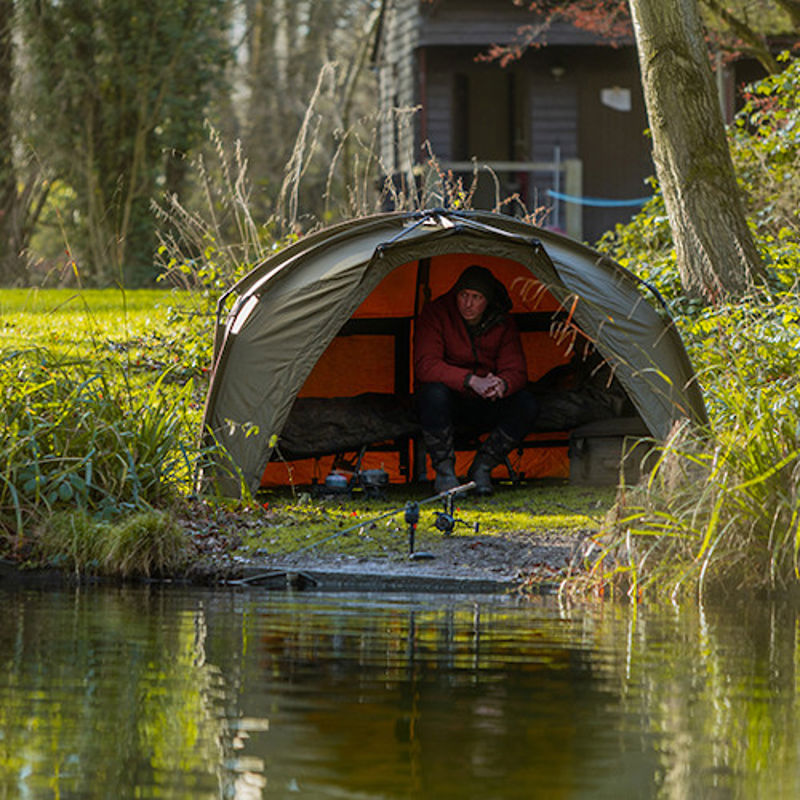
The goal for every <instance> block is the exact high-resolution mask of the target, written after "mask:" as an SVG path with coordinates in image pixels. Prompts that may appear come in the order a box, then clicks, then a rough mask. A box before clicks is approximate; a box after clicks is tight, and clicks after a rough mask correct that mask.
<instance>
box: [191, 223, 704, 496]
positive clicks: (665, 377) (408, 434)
mask: <svg viewBox="0 0 800 800" xmlns="http://www.w3.org/2000/svg"><path fill="white" fill-rule="evenodd" d="M470 264H480V265H482V266H486V267H488V268H489V269H491V270H492V272H493V273H494V274H495V276H496V277H497V278H498V279H500V280H502V281H503V283H504V284H505V285H506V287H507V289H508V291H509V295H510V297H511V299H512V301H513V308H512V312H511V313H512V314H514V316H515V318H516V320H517V325H518V327H519V329H520V331H521V335H522V337H523V346H524V348H525V352H526V356H527V360H528V370H529V378H530V385H531V388H532V390H533V391H535V392H536V393H537V396H538V397H539V399H540V405H541V408H542V412H541V414H540V420H539V421H538V422H537V426H536V430H535V431H534V432H533V433H532V435H531V437H529V439H528V440H526V443H525V446H524V447H520V449H519V453H518V460H517V468H518V470H517V471H518V474H521V473H524V475H526V476H527V477H537V476H558V477H568V476H569V471H570V464H569V449H568V444H569V436H570V434H571V433H574V432H575V430H576V429H577V428H579V427H581V426H585V425H586V424H587V423H592V422H593V421H596V420H598V421H599V420H603V421H604V423H605V424H606V425H608V424H611V425H612V426H613V425H614V424H616V422H620V423H623V422H625V423H626V424H625V425H621V427H620V430H623V429H624V430H628V431H636V432H637V433H638V434H640V435H643V436H648V437H651V438H652V439H654V440H656V441H659V440H663V439H664V438H665V437H666V436H667V435H668V433H669V432H670V430H671V429H672V427H673V425H674V424H675V423H676V422H677V421H679V420H683V419H688V420H690V421H692V422H694V423H698V424H705V423H706V422H707V417H706V412H705V408H704V404H703V399H702V395H701V392H700V389H699V386H698V384H697V380H696V377H695V374H694V371H693V369H692V366H691V364H690V362H689V359H688V357H687V354H686V351H685V349H684V346H683V343H682V342H681V339H680V336H679V334H678V331H677V330H676V329H675V326H674V324H673V322H672V321H671V319H670V317H669V315H668V313H667V310H666V307H665V306H664V304H663V302H662V301H661V299H660V298H659V297H658V296H657V294H656V293H655V292H654V291H653V290H651V289H649V287H647V286H646V285H645V284H643V282H642V281H640V280H638V279H637V278H636V277H635V276H634V275H633V274H632V273H631V272H630V271H628V270H626V269H624V268H623V267H621V266H620V265H619V264H617V263H615V262H614V261H612V260H611V259H609V258H608V257H606V256H603V255H601V254H599V253H598V252H596V251H595V250H593V249H591V248H590V247H587V246H586V245H584V244H580V243H578V242H575V241H572V240H570V239H568V238H566V237H564V236H561V235H559V234H556V233H553V232H550V231H546V230H543V229H540V228H537V227H534V226H532V225H530V224H527V223H525V222H522V221H520V220H519V219H516V218H514V217H508V216H504V215H500V214H494V213H490V212H479V211H474V212H461V211H450V210H441V209H436V210H430V211H420V212H393V213H387V214H379V215H375V216H371V217H366V218H361V219H354V220H351V221H348V222H344V223H341V224H339V225H336V226H333V227H330V228H327V229H325V230H321V231H319V232H317V233H313V234H309V235H308V236H305V237H303V238H301V239H300V240H299V241H298V242H297V243H296V244H293V245H291V246H290V247H287V248H286V249H285V250H282V251H280V252H278V253H276V254H275V255H274V256H271V257H269V258H267V259H266V260H265V261H263V262H262V263H261V264H259V265H258V266H256V267H255V268H254V269H253V270H252V271H251V272H250V273H249V274H248V275H246V276H245V277H244V278H242V279H241V280H240V281H239V282H238V283H237V284H236V285H235V286H233V287H232V288H231V289H230V290H229V291H228V292H226V293H225V294H224V295H223V296H222V297H221V298H220V300H219V304H218V315H217V330H216V338H215V348H214V362H213V368H212V373H211V383H210V387H209V392H208V398H207V401H206V408H205V414H204V421H203V430H204V436H205V441H206V442H209V441H212V440H216V441H217V442H218V443H219V444H221V445H222V446H223V449H224V453H225V454H226V455H225V456H224V458H221V459H220V461H219V462H218V463H216V464H214V465H212V466H211V467H210V468H208V469H206V471H205V474H204V476H203V477H204V478H205V479H206V480H211V481H214V482H216V483H217V485H218V486H220V487H221V489H222V490H223V491H224V492H226V493H232V494H234V493H238V491H239V490H240V488H241V481H244V482H245V483H246V484H247V485H248V486H249V487H250V488H251V489H257V488H258V487H259V486H262V485H268V484H276V483H278V484H279V483H286V482H288V481H292V482H294V483H306V482H313V481H314V480H318V479H319V478H320V477H322V476H324V474H325V472H326V471H327V470H329V469H330V468H331V466H332V465H333V464H334V463H335V459H336V458H337V456H341V455H342V453H344V452H345V451H348V450H353V451H358V453H359V464H360V466H361V468H362V469H366V468H370V467H381V468H382V469H384V470H385V471H386V472H387V473H388V475H389V478H390V480H392V481H407V480H412V479H414V478H419V477H421V476H424V472H425V465H424V454H422V457H421V458H422V460H421V459H420V452H419V437H417V436H416V435H415V434H416V432H417V430H418V428H417V426H416V422H415V418H414V413H413V386H414V376H413V367H412V364H413V360H412V352H411V348H412V341H413V324H414V318H415V316H416V315H417V314H418V313H419V311H420V309H421V307H422V305H423V304H424V303H425V302H427V300H428V299H429V298H431V297H436V296H438V295H439V294H441V293H442V292H444V291H447V290H448V289H449V288H450V287H451V286H452V285H453V284H454V283H455V281H456V280H457V278H458V275H459V274H460V273H461V271H462V270H463V269H464V268H465V267H466V266H468V265H470ZM589 367H591V368H589ZM609 420H610V423H609ZM631 421H633V422H634V425H633V427H632V428H631V427H630V424H629V423H630V422H631ZM626 425H627V427H626ZM465 457H466V456H465ZM460 467H461V465H460V464H459V462H457V468H460Z"/></svg>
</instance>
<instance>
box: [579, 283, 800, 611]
mask: <svg viewBox="0 0 800 800" xmlns="http://www.w3.org/2000/svg"><path fill="white" fill-rule="evenodd" d="M796 320H800V306H798V305H797V304H796V303H795V302H794V301H792V300H790V299H787V298H783V299H782V300H780V299H778V300H776V301H775V302H771V303H769V302H764V301H763V299H760V298H756V299H752V300H749V301H742V302H740V303H737V304H735V305H730V306H726V307H723V308H716V309H708V310H707V311H706V312H704V313H703V314H701V315H700V316H699V317H698V318H697V319H696V320H695V321H694V322H693V324H692V325H691V326H690V327H691V329H690V331H689V341H690V343H691V349H692V351H693V355H694V360H695V363H696V364H697V365H698V367H699V372H700V376H701V380H702V381H703V383H704V386H705V387H706V396H707V400H708V402H709V406H710V411H711V417H712V420H713V426H712V429H711V430H706V431H697V430H694V431H692V430H690V429H689V428H688V427H687V426H681V427H679V428H677V429H676V430H675V431H673V435H672V436H671V437H670V438H669V439H668V441H667V442H666V443H665V444H664V446H663V447H662V448H661V451H660V458H659V461H658V463H657V466H656V467H655V469H654V470H653V472H652V473H651V474H650V475H649V478H648V479H647V480H646V481H644V482H643V483H642V484H640V485H639V486H638V487H636V488H635V489H632V490H626V491H624V492H621V493H620V495H619V496H618V499H617V503H616V505H615V507H614V508H613V509H612V512H611V513H610V514H609V516H608V518H607V520H606V523H605V526H604V535H603V536H602V537H601V542H602V547H601V550H600V553H601V554H600V556H599V557H597V556H596V555H595V558H594V560H593V561H592V563H591V565H590V566H591V573H590V574H591V576H592V580H594V581H599V582H601V583H606V584H611V585H615V586H624V587H625V589H626V590H627V591H629V592H631V593H632V594H634V595H636V596H638V595H639V594H640V593H642V592H646V591H649V592H656V593H660V594H664V593H667V594H670V595H672V596H673V597H674V596H676V595H678V594H680V593H682V592H684V591H690V592H704V591H707V590H722V591H737V590H741V589H758V590H761V589H765V590H776V589H786V588H788V587H792V586H796V585H798V581H799V580H800V562H798V557H799V556H800V491H799V487H800V375H798V374H797V371H796V369H795V368H794V364H795V363H796V352H797V348H798V346H799V345H800V331H798V329H797V322H796Z"/></svg>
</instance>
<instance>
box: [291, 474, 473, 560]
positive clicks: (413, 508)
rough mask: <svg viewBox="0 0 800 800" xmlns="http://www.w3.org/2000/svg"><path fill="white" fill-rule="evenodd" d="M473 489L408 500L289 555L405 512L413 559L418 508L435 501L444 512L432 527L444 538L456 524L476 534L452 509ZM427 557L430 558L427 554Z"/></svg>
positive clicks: (470, 486) (466, 487)
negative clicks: (460, 496) (401, 504)
mask: <svg viewBox="0 0 800 800" xmlns="http://www.w3.org/2000/svg"><path fill="white" fill-rule="evenodd" d="M474 488H475V481H469V482H467V483H463V484H461V485H460V486H455V487H454V488H452V489H448V490H447V491H446V492H439V493H438V494H434V495H431V496H430V497H426V498H425V499H424V500H410V501H409V502H407V503H406V504H405V505H404V506H403V507H402V508H394V509H392V510H391V511H387V512H386V513H384V514H381V515H379V516H377V517H373V518H372V519H370V520H367V521H366V522H358V523H356V524H355V525H351V526H350V527H349V528H344V529H343V530H341V531H336V533H334V534H332V535H330V536H326V537H325V538H324V539H319V540H318V541H316V542H312V543H311V544H307V545H305V546H304V547H301V548H299V549H298V550H292V552H291V553H289V555H293V556H295V555H298V553H304V552H306V551H307V550H312V549H313V548H315V547H319V545H321V544H325V543H326V542H330V541H332V540H333V539H336V538H338V537H339V536H344V535H345V534H347V533H350V532H351V531H355V530H358V529H359V528H363V527H364V526H365V525H372V524H374V523H376V522H379V521H380V520H382V519H386V518H387V517H393V516H395V515H396V514H399V513H400V512H401V511H403V512H405V522H406V524H407V525H408V529H409V530H408V550H409V558H414V557H415V555H414V533H415V532H416V527H417V523H418V522H419V507H420V506H423V505H427V504H428V503H433V502H435V501H436V500H443V501H444V511H440V512H438V513H437V515H436V521H435V522H434V527H435V528H436V529H437V530H440V531H442V533H444V535H445V536H449V535H450V534H451V533H452V532H453V529H454V528H455V526H456V524H461V525H467V526H469V527H471V528H473V530H474V531H475V532H476V533H477V532H478V523H477V522H476V523H475V524H474V525H470V524H469V523H468V522H464V520H461V519H457V518H456V517H455V515H454V513H453V508H454V504H455V498H456V495H459V494H462V493H464V492H468V491H469V490H470V489H474ZM416 557H417V558H424V557H426V556H423V555H421V554H420V555H417V556H416ZM427 557H429V558H432V557H433V556H430V555H429V554H428V555H427Z"/></svg>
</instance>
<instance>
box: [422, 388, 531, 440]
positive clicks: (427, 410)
mask: <svg viewBox="0 0 800 800" xmlns="http://www.w3.org/2000/svg"><path fill="white" fill-rule="evenodd" d="M416 399H417V412H418V414H419V421H420V424H421V425H422V428H423V430H429V431H440V430H443V429H445V428H447V427H449V426H451V425H452V426H453V428H455V430H456V431H457V432H458V433H463V434H465V435H467V436H475V435H478V434H480V433H486V432H487V431H492V430H495V429H496V428H500V429H501V430H502V431H503V433H505V434H506V435H507V436H509V437H510V438H511V439H513V440H514V441H515V442H519V441H522V440H523V439H524V438H525V436H526V435H527V434H528V433H529V432H530V430H531V428H532V427H533V422H534V420H535V419H536V415H537V413H538V410H539V405H538V403H537V402H536V399H535V398H534V396H533V395H532V394H531V393H530V392H529V391H528V390H527V389H521V390H520V391H518V392H516V393H515V394H512V395H511V396H510V397H503V398H501V399H499V400H485V399H484V398H483V397H478V396H477V395H475V394H464V393H463V392H455V391H453V390H452V389H450V388H449V387H447V386H445V385H444V384H443V383H423V384H421V385H420V386H418V387H417V391H416Z"/></svg>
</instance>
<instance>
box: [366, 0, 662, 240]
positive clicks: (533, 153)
mask: <svg viewBox="0 0 800 800" xmlns="http://www.w3.org/2000/svg"><path fill="white" fill-rule="evenodd" d="M526 6H527V4H522V6H518V5H515V4H513V3H512V1H511V0H434V1H433V2H430V0H384V3H383V16H382V20H381V23H382V24H381V27H380V32H379V35H378V40H377V43H376V50H375V65H376V69H377V73H378V78H379V82H380V105H381V111H382V115H381V119H382V130H381V151H380V153H381V159H382V165H383V167H384V170H385V173H386V175H390V176H392V178H393V179H394V181H395V182H396V184H397V185H398V186H404V187H406V188H407V187H408V186H409V185H411V184H412V183H415V184H416V185H417V186H419V184H420V182H422V181H425V180H426V178H425V177H424V173H425V172H426V170H425V165H426V164H429V163H430V161H431V159H430V156H431V154H433V156H434V157H435V159H436V161H437V162H438V164H439V166H440V167H442V168H444V169H445V170H452V171H453V173H454V174H455V175H461V176H463V177H464V179H465V181H466V182H467V183H468V182H469V180H470V179H471V176H472V171H473V160H474V161H475V163H476V164H477V165H478V167H479V170H480V171H479V175H480V178H479V182H478V191H477V194H476V196H475V198H474V200H473V206H474V207H476V208H482V209H495V206H496V202H497V199H498V198H499V199H501V200H504V199H506V198H508V197H510V196H512V195H514V194H516V195H518V196H519V198H520V200H521V202H522V204H523V205H524V209H527V210H528V211H532V210H533V209H544V208H546V209H548V210H547V216H546V217H545V218H543V219H542V218H541V217H540V218H538V221H539V224H543V225H544V226H546V227H551V228H553V229H556V230H560V231H563V232H566V233H567V234H568V235H570V236H572V237H574V238H577V239H579V240H581V239H582V240H586V241H590V242H592V241H595V240H596V239H597V238H599V236H600V235H601V234H602V233H603V232H604V231H606V230H607V229H609V228H611V227H613V226H614V225H615V224H617V223H619V222H625V221H627V220H628V219H630V217H631V216H632V215H633V214H634V213H635V212H636V211H638V209H639V208H640V207H641V203H638V204H637V202H636V201H637V200H641V198H644V197H647V196H648V195H649V194H650V187H649V184H648V183H647V178H648V177H649V176H651V175H653V174H654V167H653V164H652V159H651V155H650V150H651V148H650V142H649V139H648V138H647V136H646V134H645V130H646V128H647V117H646V112H645V108H644V99H643V96H642V90H641V84H640V80H639V68H638V62H637V56H636V50H635V47H634V45H633V42H632V41H631V42H628V43H625V44H623V45H622V46H619V47H611V46H608V45H603V44H599V43H598V42H597V37H596V36H594V35H593V34H591V33H587V32H586V31H580V30H577V29H575V28H573V27H571V26H565V25H562V26H561V27H552V28H551V29H550V30H549V31H548V33H547V44H546V46H544V47H540V48H535V49H534V48H529V49H528V50H527V51H526V52H525V53H524V55H523V56H522V57H521V58H520V59H518V60H517V61H515V62H514V63H512V64H511V65H509V66H507V67H501V66H500V65H499V64H498V63H496V62H482V61H479V60H477V58H478V56H480V55H481V54H482V53H486V51H487V48H488V47H489V46H490V45H491V44H493V43H497V44H506V43H509V42H511V41H513V40H514V39H515V38H516V37H517V36H518V32H519V30H520V28H521V27H522V26H525V25H530V24H531V23H533V22H535V17H534V15H533V14H532V13H531V12H529V11H528V10H527V7H526ZM495 175H496V176H497V179H498V181H497V184H499V185H497V184H496V182H495V179H494V177H493V176H495ZM566 198H581V202H577V201H570V200H568V199H566ZM425 202H426V203H427V205H431V201H430V199H428V198H426V199H425ZM497 210H502V211H504V212H505V213H512V214H517V215H520V214H521V213H523V206H516V207H515V204H513V203H512V204H511V205H508V206H505V207H503V208H502V209H497Z"/></svg>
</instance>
